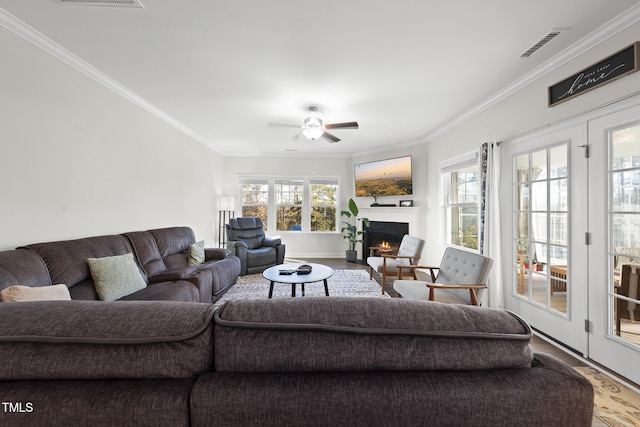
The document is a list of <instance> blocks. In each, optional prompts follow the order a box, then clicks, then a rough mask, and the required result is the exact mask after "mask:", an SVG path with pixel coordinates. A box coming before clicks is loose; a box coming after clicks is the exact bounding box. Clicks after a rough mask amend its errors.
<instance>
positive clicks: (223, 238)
mask: <svg viewBox="0 0 640 427" xmlns="http://www.w3.org/2000/svg"><path fill="white" fill-rule="evenodd" d="M235 204H236V201H235V199H234V197H233V196H220V203H219V204H218V207H219V208H220V210H219V211H218V227H219V228H218V246H219V247H221V248H225V247H226V246H227V222H228V221H229V219H231V218H233V217H234V214H235V212H234V209H235Z"/></svg>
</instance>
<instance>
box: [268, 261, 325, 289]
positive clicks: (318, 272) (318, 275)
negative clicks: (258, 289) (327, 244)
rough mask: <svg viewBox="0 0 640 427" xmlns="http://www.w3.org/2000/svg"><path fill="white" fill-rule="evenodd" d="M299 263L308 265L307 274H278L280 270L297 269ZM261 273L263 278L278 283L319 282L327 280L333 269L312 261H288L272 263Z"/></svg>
mask: <svg viewBox="0 0 640 427" xmlns="http://www.w3.org/2000/svg"><path fill="white" fill-rule="evenodd" d="M301 265H310V266H311V273H309V274H297V273H293V274H280V270H290V269H297V268H298V267H300V266H301ZM262 275H263V276H264V278H265V279H267V280H270V281H272V282H278V283H291V284H295V283H312V282H320V281H322V280H327V279H328V278H329V277H331V276H333V269H332V268H331V267H327V266H326V265H322V264H313V263H303V262H301V263H289V264H280V265H274V266H273V267H269V268H267V269H266V270H265V271H264V272H263V273H262Z"/></svg>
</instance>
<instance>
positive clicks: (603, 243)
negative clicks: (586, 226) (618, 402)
mask: <svg viewBox="0 0 640 427" xmlns="http://www.w3.org/2000/svg"><path fill="white" fill-rule="evenodd" d="M588 129H589V148H590V151H591V160H590V166H589V184H588V186H589V210H588V214H589V222H590V224H591V227H590V228H591V230H590V231H591V245H590V246H589V262H588V263H587V265H586V267H587V268H586V270H587V271H588V275H589V315H590V322H589V326H590V332H589V358H590V359H593V360H595V361H596V362H599V363H600V364H602V365H604V366H606V367H608V368H609V369H611V370H613V371H615V372H618V373H619V374H621V375H623V376H624V377H626V378H628V379H630V380H632V381H634V382H636V383H640V368H639V367H640V286H639V280H638V275H640V106H633V107H629V108H626V109H624V110H622V111H618V112H613V113H610V114H608V115H606V116H602V117H600V118H597V119H594V120H592V121H590V122H589V125H588Z"/></svg>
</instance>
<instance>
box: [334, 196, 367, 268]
mask: <svg viewBox="0 0 640 427" xmlns="http://www.w3.org/2000/svg"><path fill="white" fill-rule="evenodd" d="M340 215H341V216H343V217H346V219H345V220H344V221H342V223H343V224H344V227H342V230H341V231H342V237H343V238H345V239H346V240H348V241H349V249H347V251H346V256H347V262H356V258H357V256H358V252H357V251H356V244H357V243H362V239H361V238H360V236H362V235H363V234H364V233H365V231H364V230H359V229H358V228H360V227H359V224H360V222H362V223H363V224H364V225H366V226H367V227H368V226H369V218H358V206H357V205H356V202H354V201H353V199H349V210H348V211H342V212H340Z"/></svg>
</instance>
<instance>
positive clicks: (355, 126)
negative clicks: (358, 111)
mask: <svg viewBox="0 0 640 427" xmlns="http://www.w3.org/2000/svg"><path fill="white" fill-rule="evenodd" d="M324 127H325V128H326V129H358V122H346V123H330V124H326V125H324Z"/></svg>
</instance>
